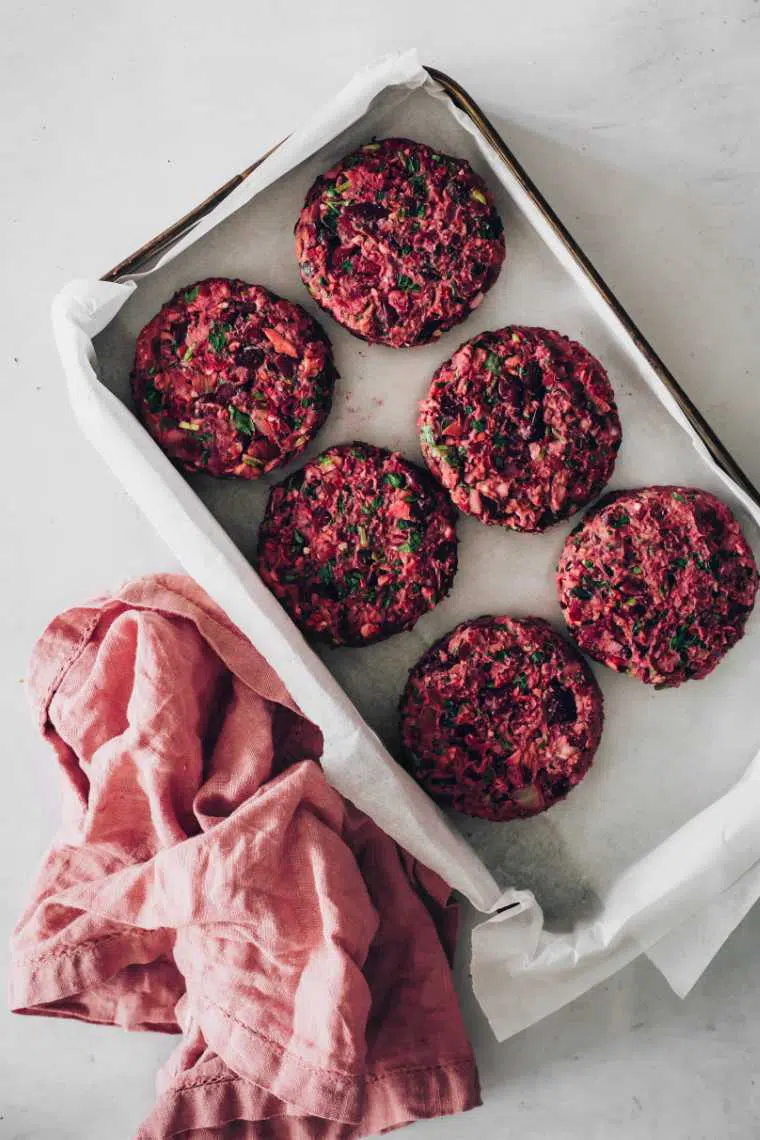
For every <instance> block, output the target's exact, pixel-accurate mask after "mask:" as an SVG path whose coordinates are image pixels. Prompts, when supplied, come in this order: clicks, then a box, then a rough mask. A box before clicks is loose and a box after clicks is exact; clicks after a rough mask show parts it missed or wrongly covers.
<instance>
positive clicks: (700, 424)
mask: <svg viewBox="0 0 760 1140" xmlns="http://www.w3.org/2000/svg"><path fill="white" fill-rule="evenodd" d="M425 71H426V72H427V73H428V75H429V76H430V78H431V79H434V80H435V81H436V83H438V84H439V86H440V87H441V89H442V90H443V91H445V92H446V95H447V96H448V98H449V99H451V101H452V103H453V104H454V105H455V106H456V107H459V109H460V110H461V111H463V112H464V114H465V115H467V117H468V118H469V120H470V121H471V122H472V123H473V125H474V126H475V127H476V128H477V129H478V131H479V132H480V134H481V136H482V137H483V139H484V140H485V141H486V142H488V143H489V145H490V146H491V147H492V148H493V149H494V150H495V151H496V153H497V154H498V155H499V158H500V159H501V160H502V162H503V163H504V165H505V166H506V167H507V169H508V170H509V171H510V172H511V173H512V174H513V175H514V177H515V179H516V180H517V181H518V182H519V184H520V185H521V186H522V188H523V189H524V191H525V193H526V194H527V195H528V198H529V199H530V201H531V202H532V203H533V205H534V206H535V207H536V209H537V210H538V211H539V212H540V214H541V216H542V217H543V218H544V220H545V222H546V224H547V226H549V227H550V228H551V229H552V231H553V232H554V234H555V235H556V237H557V240H558V241H560V242H561V243H562V245H563V246H564V248H565V250H566V251H567V256H568V257H569V258H571V259H572V260H573V261H574V262H575V264H576V265H577V267H578V269H579V270H580V271H581V273H583V275H584V277H585V279H586V281H587V282H588V284H589V287H590V288H591V289H593V290H594V291H595V292H596V293H597V294H598V296H599V299H600V300H601V301H602V303H603V304H605V305H606V306H607V307H608V308H609V309H610V311H611V312H612V313H614V314H615V316H616V317H617V319H618V320H619V321H620V323H621V325H622V326H623V328H624V329H625V331H626V332H627V333H628V334H629V336H630V337H631V340H632V342H633V344H634V345H635V346H636V348H637V349H638V351H639V352H640V353H641V354H642V355H643V356H644V357H645V358H646V360H647V361H648V363H649V364H650V365H651V367H652V369H653V370H654V371H655V372H656V373H657V376H658V377H659V379H660V380H661V381H662V383H663V384H664V385H665V387H666V388H667V390H668V391H669V392H670V394H671V395H672V397H673V399H674V400H675V401H676V403H677V404H678V406H679V408H680V409H681V411H682V412H683V414H684V415H685V416H686V418H687V420H688V421H689V423H690V424H691V426H692V427H693V429H694V431H695V432H696V433H697V435H698V436H699V438H700V439H701V440H702V443H703V444H704V445H705V447H706V448H707V450H708V451H709V453H710V455H711V456H712V457H713V459H714V460H715V462H716V463H717V464H718V466H719V467H720V468H721V470H722V471H725V473H726V474H727V475H728V476H729V477H730V478H731V479H733V480H734V482H735V483H737V484H738V485H739V486H740V487H741V488H742V489H743V490H744V491H745V492H746V493H747V494H748V495H749V497H750V498H751V499H752V500H753V501H754V502H755V503H756V504H757V505H758V507H760V491H758V490H757V488H756V487H755V485H754V484H753V483H752V481H751V480H750V479H749V478H748V477H747V475H746V474H745V473H744V471H743V470H742V468H741V467H740V466H739V464H738V463H737V461H736V460H735V459H734V457H733V455H732V454H731V452H730V451H729V450H728V448H727V447H726V446H725V445H724V444H723V443H722V442H721V440H720V438H719V436H718V435H717V433H716V432H715V431H714V430H713V428H712V427H711V426H710V424H709V423H708V421H707V420H706V419H705V417H704V416H703V415H702V413H701V412H700V411H699V409H698V408H697V406H696V405H695V404H694V402H693V401H692V400H691V399H690V398H689V396H688V395H687V394H686V392H685V391H684V389H683V388H682V387H681V385H680V384H679V383H678V381H677V380H676V378H675V376H674V375H673V373H672V372H671V371H670V369H669V368H668V367H667V365H666V364H665V363H664V362H663V361H662V359H661V358H660V357H659V356H658V354H657V353H656V352H655V350H654V349H653V348H652V346H651V344H650V343H649V341H648V340H647V339H646V337H645V336H644V334H643V333H642V331H641V329H640V328H639V327H638V325H637V324H636V322H635V321H634V320H633V318H632V317H631V315H630V314H629V313H628V312H627V311H626V309H625V308H624V306H623V305H622V304H621V302H620V301H619V300H618V298H617V297H616V296H615V294H614V293H613V291H612V289H611V288H610V287H609V285H608V284H607V282H606V281H605V280H604V278H603V277H602V275H601V273H599V271H598V270H597V269H595V267H594V265H593V264H592V262H591V261H590V260H589V258H588V257H587V256H586V254H585V253H584V252H583V250H582V249H581V247H580V246H579V244H578V242H577V241H576V240H575V238H574V237H573V235H572V234H571V233H570V231H569V230H568V228H567V226H566V225H565V224H564V223H563V222H562V221H561V220H560V218H559V217H558V216H557V214H556V213H555V212H554V210H553V209H552V208H551V206H550V205H549V203H548V202H547V200H546V198H545V197H544V195H543V194H542V193H541V191H540V190H539V188H538V186H537V185H536V184H535V182H534V181H533V179H532V178H531V177H530V175H529V174H528V173H527V171H526V170H525V168H524V167H523V166H522V164H521V163H520V162H519V161H518V160H517V158H516V156H515V154H514V152H513V151H512V150H511V149H510V147H509V146H507V143H506V142H505V141H504V139H503V138H502V137H501V135H500V134H499V132H498V131H497V130H496V127H495V126H494V125H493V123H492V122H491V121H490V119H489V118H488V116H487V115H486V114H485V112H484V111H482V110H481V108H480V107H479V106H478V104H477V103H476V102H475V100H474V99H473V97H472V96H471V95H470V94H469V93H468V92H467V91H465V89H464V87H462V85H461V84H460V83H457V81H456V80H455V79H452V78H451V76H449V75H446V73H445V72H443V71H439V70H438V68H437V67H428V66H425ZM283 141H284V140H283ZM280 146H282V143H276V144H275V146H273V147H270V149H269V150H268V151H266V152H265V153H264V154H262V155H261V156H260V157H259V158H257V159H256V160H255V161H254V162H252V163H251V165H250V166H247V167H246V168H245V170H241V171H240V173H239V174H235V175H233V177H232V178H230V179H228V181H227V182H225V183H224V185H222V186H220V187H219V188H218V190H214V191H213V192H212V193H211V194H209V196H208V197H207V198H204V200H203V201H202V202H200V203H199V204H198V205H197V206H195V207H194V208H193V209H192V210H189V211H188V213H186V214H184V215H183V216H182V217H181V218H179V219H178V220H177V221H176V222H174V223H173V224H172V225H170V226H167V228H166V229H164V230H162V231H161V233H159V234H156V236H155V237H153V238H151V239H150V240H149V241H147V242H145V243H144V244H143V245H141V246H140V248H139V249H136V250H135V251H134V253H130V254H128V255H127V256H126V257H125V258H123V259H122V260H121V261H120V262H119V263H118V265H115V266H114V267H113V268H112V269H109V270H108V272H107V273H104V274H103V276H102V278H101V280H102V281H117V280H118V279H119V278H121V277H128V276H130V275H131V274H133V273H138V272H139V271H140V270H141V269H142V268H144V266H146V265H148V264H150V263H151V262H153V261H154V260H155V258H156V257H157V256H158V255H159V254H160V253H161V252H163V250H165V249H167V248H168V247H170V246H171V245H173V244H174V242H175V241H177V240H178V239H179V238H181V237H182V236H183V235H184V234H186V233H188V232H189V231H190V230H191V229H192V228H193V226H195V225H196V223H197V222H199V221H201V219H202V218H205V217H206V216H207V215H208V214H210V213H211V212H212V211H213V210H214V209H216V207H217V206H218V205H219V204H220V203H221V202H223V201H224V200H225V198H227V197H228V196H229V195H230V194H231V193H232V191H233V190H234V189H235V188H236V187H237V186H239V185H240V184H241V183H242V182H244V181H245V179H246V178H248V176H249V175H250V174H252V173H253V171H254V170H256V168H257V167H258V166H261V164H262V162H264V161H265V160H266V159H267V158H269V156H270V155H271V154H274V152H275V151H276V150H277V149H278V147H280Z"/></svg>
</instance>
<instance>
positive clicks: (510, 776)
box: [401, 617, 603, 820]
mask: <svg viewBox="0 0 760 1140" xmlns="http://www.w3.org/2000/svg"><path fill="white" fill-rule="evenodd" d="M602 721H603V700H602V694H601V692H600V690H599V686H598V685H597V683H596V681H595V680H594V678H593V676H592V674H591V671H590V670H589V668H588V666H587V665H586V663H585V661H584V660H583V658H582V657H581V656H580V654H578V653H577V652H576V651H575V649H573V647H572V646H571V645H569V644H568V643H567V642H566V641H565V640H564V638H562V637H560V636H559V635H558V634H556V633H555V632H554V630H553V629H552V628H551V627H550V626H549V625H548V624H547V623H546V622H545V621H543V620H542V619H541V618H522V619H518V618H510V617H481V618H477V619H476V620H474V621H465V622H462V624H461V625H458V626H457V627H456V629H454V630H452V632H451V633H449V634H447V636H446V637H444V638H442V639H441V640H440V641H439V642H437V643H436V644H435V645H433V646H432V648H431V649H429V650H428V651H427V653H426V654H425V655H424V656H423V657H422V658H421V659H420V660H419V661H418V662H417V664H416V665H415V666H414V668H413V669H412V670H411V672H410V674H409V680H408V682H407V685H406V689H405V690H404V694H403V697H402V698H401V739H402V744H403V748H404V753H405V757H406V761H407V764H408V766H409V769H410V771H411V772H412V774H413V775H414V776H415V778H416V779H417V780H418V781H419V782H420V784H421V785H422V786H423V788H425V790H426V791H427V792H429V794H430V795H431V796H432V797H433V798H434V799H436V800H437V801H438V802H439V803H441V804H443V805H445V806H447V807H452V808H455V809H456V810H457V811H460V812H463V813H464V814H465V815H473V816H481V817H483V818H484V819H491V820H508V819H515V818H518V817H520V816H530V815H536V814H537V813H538V812H541V811H544V810H545V809H546V808H548V807H551V805H552V804H553V803H555V802H556V801H557V800H559V799H562V798H563V797H564V796H566V795H567V793H568V792H569V791H570V789H571V788H572V787H574V786H575V785H576V784H578V783H579V782H580V781H581V780H582V779H583V777H584V776H585V774H586V772H587V771H588V769H589V768H590V766H591V762H592V760H593V757H594V753H595V751H596V749H597V747H598V745H599V740H600V738H601V733H602Z"/></svg>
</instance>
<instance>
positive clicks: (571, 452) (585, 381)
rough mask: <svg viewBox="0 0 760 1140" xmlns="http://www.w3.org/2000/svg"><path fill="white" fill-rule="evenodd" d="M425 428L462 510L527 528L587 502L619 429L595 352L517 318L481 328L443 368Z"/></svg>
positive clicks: (428, 458) (610, 458)
mask: <svg viewBox="0 0 760 1140" xmlns="http://www.w3.org/2000/svg"><path fill="white" fill-rule="evenodd" d="M419 430H420V446H421V447H422V453H423V455H424V457H425V462H426V463H427V465H428V467H429V468H430V470H431V471H432V473H433V474H434V475H435V477H436V478H437V479H438V480H439V481H440V482H441V483H442V484H443V486H444V487H445V488H446V489H447V491H448V492H449V494H450V495H451V498H452V500H453V501H454V503H455V504H456V506H457V507H459V509H460V511H464V512H465V513H466V514H470V515H475V516H476V518H479V519H481V520H482V521H483V522H486V523H497V524H500V525H501V526H507V527H511V528H512V529H514V530H524V531H537V530H544V528H545V527H547V526H550V525H551V524H552V523H555V522H557V521H558V520H559V519H564V518H567V517H568V516H569V515H571V514H573V512H574V511H577V510H578V509H579V508H580V507H583V506H585V505H586V504H587V503H588V502H590V500H591V499H593V498H594V496H595V495H597V494H598V493H599V492H600V490H601V489H602V487H603V486H604V484H605V483H606V482H607V480H608V479H609V477H610V475H611V474H612V469H613V467H614V466H615V457H616V455H617V451H618V448H619V447H620V439H621V431H620V420H619V419H618V414H617V408H616V406H615V397H614V394H613V391H612V387H611V385H610V382H609V380H608V379H607V373H606V372H605V371H604V368H603V367H602V365H601V364H600V363H599V361H598V360H596V359H595V357H593V356H592V355H591V353H590V352H587V351H586V349H585V348H583V346H582V345H580V344H576V342H575V341H572V340H568V339H567V337H565V336H562V335H561V334H560V333H558V332H553V331H551V330H550V329H540V328H522V327H519V326H512V327H508V328H503V329H498V330H497V331H496V332H484V333H481V334H480V335H479V336H476V337H474V338H473V339H472V340H469V341H467V342H466V343H465V344H463V345H462V346H461V348H459V349H458V350H457V352H455V353H454V355H453V356H452V357H451V359H450V360H447V361H446V363H445V364H443V365H442V366H441V367H440V368H439V369H438V371H437V372H436V374H435V376H434V377H433V381H432V384H431V386H430V390H429V392H428V394H427V397H426V398H425V400H423V402H422V404H421V405H420V413H419Z"/></svg>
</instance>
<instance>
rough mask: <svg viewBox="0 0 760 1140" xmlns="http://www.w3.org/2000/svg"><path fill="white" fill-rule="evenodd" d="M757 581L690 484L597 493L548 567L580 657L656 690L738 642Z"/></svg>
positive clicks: (743, 548)
mask: <svg viewBox="0 0 760 1140" xmlns="http://www.w3.org/2000/svg"><path fill="white" fill-rule="evenodd" d="M757 584H758V577H757V568H756V566H755V559H754V557H753V554H752V551H751V550H750V548H749V545H748V544H747V541H746V539H745V538H744V535H743V534H742V531H741V528H740V526H739V524H738V522H737V521H736V519H735V518H734V517H733V515H732V514H731V512H730V510H729V509H728V507H727V506H726V505H725V504H724V503H722V502H720V500H719V499H716V498H715V496H714V495H711V494H709V493H708V492H707V491H700V490H696V489H694V488H691V487H646V488H644V489H643V490H637V491H622V492H618V493H617V494H613V495H609V496H607V497H606V498H605V499H604V500H603V501H602V502H601V503H599V504H597V506H596V507H595V508H594V509H593V510H592V511H590V512H589V514H587V515H586V517H585V519H584V520H583V521H582V522H581V523H580V524H579V525H578V526H577V527H576V528H575V530H573V531H572V532H571V533H570V535H569V536H568V538H567V541H566V542H565V546H564V549H563V551H562V555H561V557H560V560H559V565H558V567H557V588H558V591H559V599H560V605H561V606H562V609H563V611H564V614H565V620H566V621H567V623H568V625H569V626H570V629H571V630H572V632H573V635H574V637H575V639H576V641H577V642H578V645H579V646H580V648H581V649H582V650H583V651H584V653H588V654H589V656H590V657H593V658H595V659H596V660H597V661H601V662H602V663H603V664H604V665H609V667H610V668H611V669H615V670H617V672H618V673H630V674H631V675H632V676H634V677H638V678H639V679H640V680H642V681H645V682H646V683H647V684H650V685H654V686H655V687H656V688H658V689H661V688H666V687H672V686H675V685H680V684H681V683H682V682H683V681H686V680H688V679H689V678H700V677H705V676H707V674H708V673H710V672H711V671H712V670H713V669H714V668H715V666H716V665H717V664H718V662H719V661H720V660H721V658H722V657H723V656H724V654H725V653H727V651H728V650H729V649H730V648H731V646H732V645H734V644H735V643H736V642H737V641H738V640H739V639H740V638H741V637H742V635H743V633H744V626H745V623H746V620H747V617H748V615H749V613H750V611H751V609H752V606H753V605H754V602H755V594H756V592H757Z"/></svg>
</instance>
